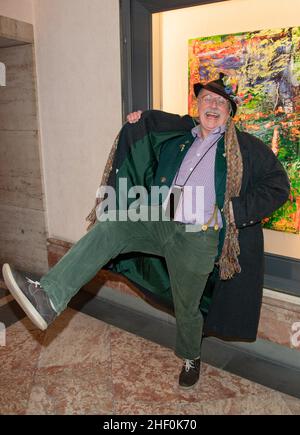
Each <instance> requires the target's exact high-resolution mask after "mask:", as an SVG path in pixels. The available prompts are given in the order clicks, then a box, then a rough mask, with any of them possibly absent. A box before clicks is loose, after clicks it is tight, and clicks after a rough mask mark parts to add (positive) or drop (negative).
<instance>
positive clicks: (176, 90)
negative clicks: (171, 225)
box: [160, 0, 300, 258]
mask: <svg viewBox="0 0 300 435" xmlns="http://www.w3.org/2000/svg"><path fill="white" fill-rule="evenodd" d="M160 23H161V26H162V27H161V29H160V32H161V34H162V85H161V87H162V90H163V91H162V93H163V94H162V106H161V107H162V110H165V111H167V112H173V113H180V114H185V113H187V111H188V39H191V38H195V37H201V36H210V35H222V34H227V33H237V32H243V31H253V30H260V29H268V28H278V27H293V26H299V25H300V1H299V0H285V1H284V2H283V1H282V0H263V1H262V0H231V1H228V2H224V3H216V4H209V5H203V6H195V7H192V8H186V9H180V10H175V11H169V12H164V13H163V14H161V21H160ZM174 72H176V73H175V74H174ZM264 234H265V250H266V252H270V253H276V254H279V255H287V256H291V257H295V258H300V236H299V235H295V234H289V233H283V232H279V231H270V230H264Z"/></svg>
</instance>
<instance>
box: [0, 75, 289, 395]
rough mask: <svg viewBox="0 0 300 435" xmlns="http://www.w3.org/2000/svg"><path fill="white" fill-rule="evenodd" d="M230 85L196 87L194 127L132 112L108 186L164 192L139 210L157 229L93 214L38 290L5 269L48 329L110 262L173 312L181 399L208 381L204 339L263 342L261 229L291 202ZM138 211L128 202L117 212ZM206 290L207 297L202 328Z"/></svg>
mask: <svg viewBox="0 0 300 435" xmlns="http://www.w3.org/2000/svg"><path fill="white" fill-rule="evenodd" d="M226 80H227V78H226V77H224V75H223V74H220V77H219V79H217V80H213V81H211V82H209V83H206V84H202V83H198V84H196V85H195V86H194V90H195V95H196V97H197V101H198V111H199V120H198V121H197V122H195V121H194V120H193V119H192V118H190V117H189V116H185V117H182V118H181V117H179V116H177V115H171V114H166V113H164V112H160V111H148V112H145V113H143V114H142V113H141V112H134V113H132V114H130V115H129V116H128V120H129V123H127V124H126V125H125V126H124V127H123V128H122V130H121V132H120V136H119V139H118V141H117V142H116V144H115V146H114V147H113V149H112V152H111V154H110V157H109V160H108V163H107V166H106V168H105V174H104V177H103V181H102V184H103V185H105V184H108V185H109V186H111V187H114V188H115V189H116V192H117V193H119V190H120V189H119V185H118V183H119V181H120V180H121V179H122V178H123V179H125V180H126V182H127V183H128V187H129V188H130V187H134V186H137V185H140V186H143V187H145V188H146V189H147V191H148V192H149V191H150V190H151V188H152V187H153V186H157V187H163V186H167V187H168V188H170V190H168V195H167V197H165V198H163V199H162V200H160V199H159V201H158V202H157V201H156V202H154V203H153V201H152V202H151V201H150V204H147V205H145V204H143V205H141V207H140V209H143V210H144V211H145V210H146V211H147V213H149V210H150V211H153V210H154V209H156V210H159V218H158V219H157V220H151V219H146V220H145V219H140V220H136V221H131V220H130V219H127V220H124V219H120V218H119V216H120V215H119V214H118V213H116V214H115V216H116V219H110V218H109V219H106V220H103V221H99V220H96V207H95V208H94V209H93V210H92V212H91V214H90V215H89V217H88V219H89V220H90V221H91V223H92V228H91V230H90V231H89V232H88V233H87V234H86V235H85V236H84V237H83V238H82V239H80V240H79V241H78V242H77V243H76V244H75V245H74V246H73V248H72V249H71V250H70V251H69V252H68V253H67V254H66V255H65V256H64V257H63V258H62V259H61V260H60V261H59V262H58V264H57V265H56V266H55V267H53V268H52V269H51V270H50V271H49V272H48V273H47V274H46V275H45V276H43V277H42V279H41V281H40V282H33V281H31V280H30V279H28V278H26V277H25V276H24V275H22V274H21V273H19V272H17V271H16V270H14V269H13V268H12V267H10V266H9V265H8V264H5V265H4V267H3V275H4V279H5V282H6V284H7V287H8V288H9V289H10V291H11V293H12V294H13V296H14V297H15V299H16V300H17V301H18V302H19V304H20V305H21V307H22V308H23V309H24V311H25V312H26V313H27V315H28V316H29V317H30V318H31V320H32V321H33V322H34V323H35V324H36V325H37V326H38V327H39V328H41V329H45V328H47V326H48V325H49V324H50V323H51V322H52V321H53V320H54V319H55V318H56V317H57V316H58V315H59V314H60V313H61V312H62V311H63V310H64V309H65V308H66V306H67V303H68V302H69V300H70V299H71V297H72V296H74V295H75V294H76V293H77V292H78V290H79V289H80V288H81V287H82V286H83V285H84V284H85V283H86V282H88V281H89V280H90V279H91V278H92V277H93V276H94V275H95V274H96V273H97V271H98V270H100V269H101V268H102V267H104V266H105V265H106V264H108V263H109V262H111V264H112V265H113V266H112V267H113V270H114V271H116V272H119V273H121V274H123V275H125V276H127V278H129V279H130V280H131V281H132V282H134V283H135V284H136V285H137V286H138V287H139V288H140V289H141V290H142V291H144V293H145V294H146V295H147V296H149V295H152V296H153V297H154V299H155V298H156V300H159V301H160V302H162V303H163V302H165V306H167V305H168V303H169V307H172V308H173V310H174V313H175V317H176V345H175V354H176V355H177V356H178V357H180V358H182V359H183V360H184V364H183V367H182V370H181V372H180V375H179V385H180V386H181V387H182V388H191V387H193V386H194V385H195V384H196V382H197V381H198V379H199V373H200V361H201V358H200V356H201V341H202V336H203V333H205V334H207V335H209V334H210V335H217V336H219V337H221V338H227V339H228V338H229V339H230V338H234V339H240V340H255V338H256V333H257V325H258V320H259V311H260V304H261V297H262V286H263V236H262V229H261V223H260V222H261V220H262V219H263V218H264V217H266V216H268V215H269V214H271V213H272V212H273V211H274V210H276V209H277V208H278V207H280V206H281V205H282V204H283V203H284V202H285V201H286V200H287V198H288V194H289V182H288V178H287V175H286V173H285V171H284V169H283V167H282V165H281V164H280V163H279V161H278V160H277V158H276V157H275V155H274V154H273V153H272V151H271V150H270V149H269V148H268V147H267V146H266V145H264V144H263V143H262V142H261V141H259V140H258V139H256V138H255V137H253V136H251V135H249V134H247V133H241V132H239V131H238V130H237V129H236V128H235V126H234V123H233V119H232V117H233V116H234V115H235V113H236V109H237V106H236V95H235V93H234V92H233V89H232V88H231V87H230V86H228V83H227V82H226ZM137 121H138V122H137ZM199 186H202V188H203V191H204V198H202V202H201V201H200V203H201V204H202V206H201V207H200V212H199V213H198V214H197V213H196V214H195V213H194V212H193V208H194V207H186V205H191V204H192V205H193V206H194V205H195V204H196V203H197V199H198V198H197V189H196V188H197V187H199ZM98 203H99V200H98V201H97V204H98ZM131 206H132V201H130V199H129V198H127V199H126V201H125V207H124V206H121V205H120V202H119V203H118V204H117V205H116V210H117V211H124V209H126V210H128V209H130V207H131ZM137 208H138V207H137ZM102 212H103V210H102ZM103 213H104V212H103ZM150 214H151V213H150ZM97 216H98V215H97ZM102 216H103V214H101V217H102ZM108 216H112V215H110V214H109V213H108ZM151 216H152V214H151ZM100 220H102V219H100ZM123 254H127V256H125V257H124V255H123ZM204 290H206V291H207V292H208V293H209V296H210V305H209V307H208V308H206V311H207V312H206V319H205V324H204V316H203V313H204V312H205V309H204V308H203V309H202V310H201V309H200V308H201V304H203V301H204V299H205V298H204V297H203V293H204ZM166 302H167V303H166Z"/></svg>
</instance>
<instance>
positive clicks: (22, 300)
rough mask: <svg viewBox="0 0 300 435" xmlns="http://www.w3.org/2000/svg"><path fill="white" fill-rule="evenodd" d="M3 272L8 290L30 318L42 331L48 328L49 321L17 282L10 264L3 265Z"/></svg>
mask: <svg viewBox="0 0 300 435" xmlns="http://www.w3.org/2000/svg"><path fill="white" fill-rule="evenodd" d="M2 274H3V278H4V282H5V284H6V285H7V288H8V290H9V291H10V293H11V294H12V296H13V297H14V299H15V300H16V301H17V302H18V304H19V305H20V307H21V308H22V309H23V310H24V311H25V313H26V314H27V316H28V317H29V318H30V320H31V321H32V322H33V323H34V324H35V326H37V327H38V328H39V329H41V330H42V331H44V330H45V329H47V327H48V325H47V322H46V321H45V320H44V319H43V317H42V316H41V315H40V313H39V312H38V311H37V310H36V309H35V308H34V306H33V305H32V303H31V302H30V300H29V299H27V297H26V296H25V295H24V293H23V292H22V290H21V289H20V287H19V286H18V284H17V283H16V281H15V279H14V276H13V274H12V271H11V268H10V266H9V264H7V263H5V264H4V265H3V267H2Z"/></svg>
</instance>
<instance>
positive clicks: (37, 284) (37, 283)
mask: <svg viewBox="0 0 300 435" xmlns="http://www.w3.org/2000/svg"><path fill="white" fill-rule="evenodd" d="M26 280H27V282H29V284H34V286H35V288H38V287H41V284H40V282H39V281H33V280H32V279H30V278H28V277H27V276H26Z"/></svg>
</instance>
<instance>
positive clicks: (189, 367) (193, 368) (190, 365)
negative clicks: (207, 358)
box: [179, 358, 201, 390]
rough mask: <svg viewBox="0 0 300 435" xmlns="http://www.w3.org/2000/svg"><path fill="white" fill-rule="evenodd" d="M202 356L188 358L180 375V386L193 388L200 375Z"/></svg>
mask: <svg viewBox="0 0 300 435" xmlns="http://www.w3.org/2000/svg"><path fill="white" fill-rule="evenodd" d="M200 365H201V360H200V358H197V359H186V360H185V362H184V364H183V367H182V370H181V373H180V375H179V386H180V387H181V388H185V389H186V390H187V389H189V388H192V387H193V386H194V385H195V384H196V383H197V382H198V380H199V377H200Z"/></svg>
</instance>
